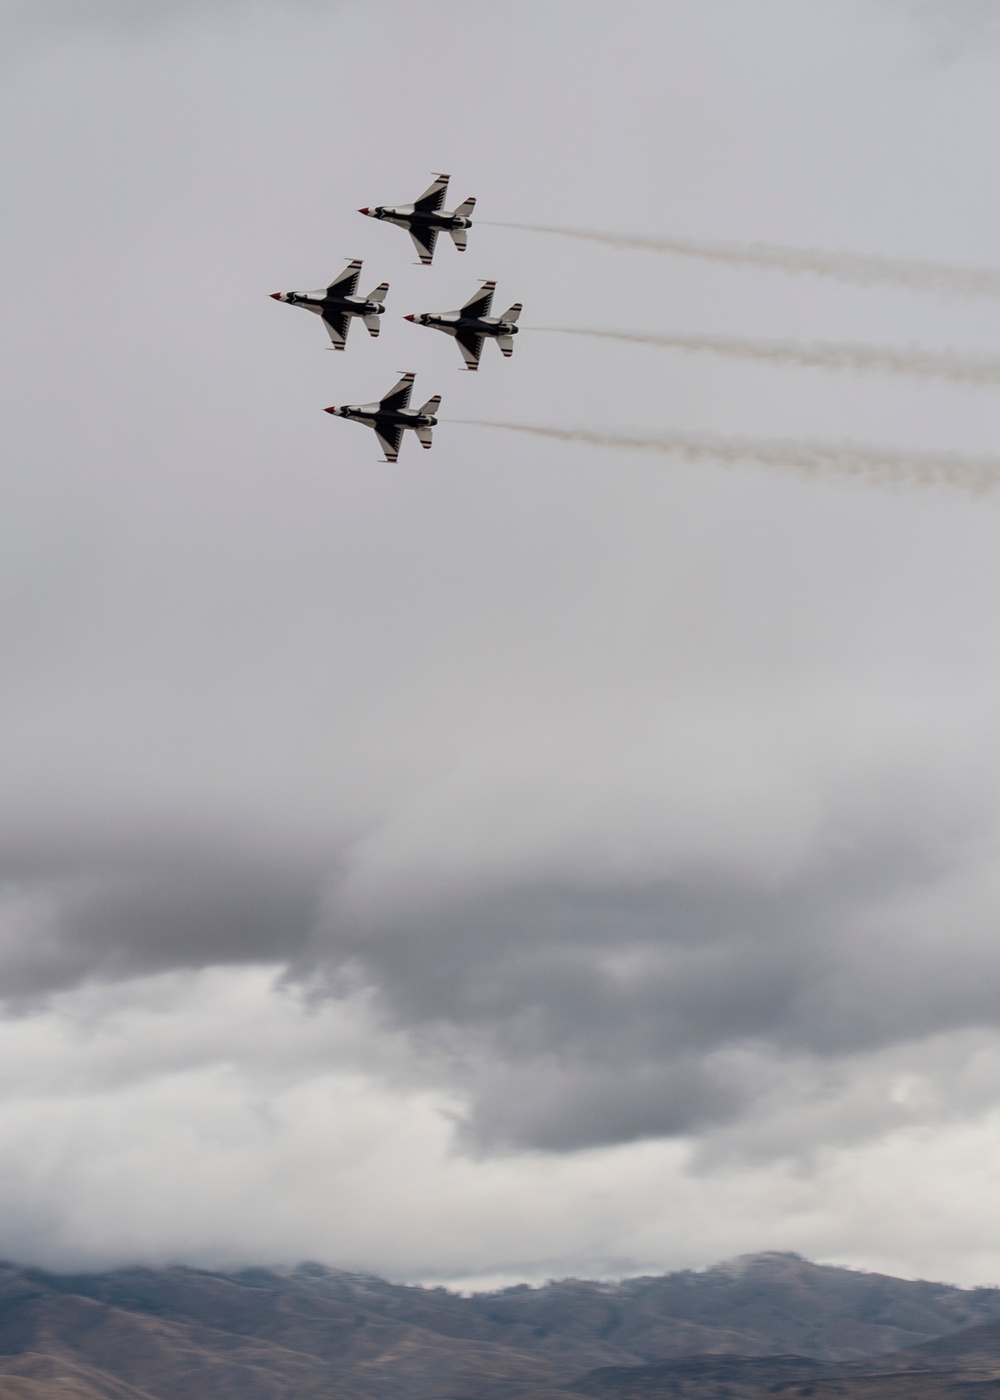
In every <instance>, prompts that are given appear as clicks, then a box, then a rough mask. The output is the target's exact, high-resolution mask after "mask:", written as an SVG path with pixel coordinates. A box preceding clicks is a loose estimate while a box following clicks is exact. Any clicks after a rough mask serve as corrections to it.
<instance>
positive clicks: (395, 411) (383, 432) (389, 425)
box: [323, 373, 441, 462]
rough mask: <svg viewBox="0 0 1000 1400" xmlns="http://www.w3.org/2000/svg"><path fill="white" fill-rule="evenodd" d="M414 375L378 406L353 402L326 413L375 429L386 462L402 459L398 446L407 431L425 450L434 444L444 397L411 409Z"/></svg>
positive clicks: (326, 410)
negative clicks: (434, 432) (432, 432)
mask: <svg viewBox="0 0 1000 1400" xmlns="http://www.w3.org/2000/svg"><path fill="white" fill-rule="evenodd" d="M415 378H416V376H415V375H414V374H413V373H409V374H404V375H403V377H402V379H401V380H400V381H399V383H398V384H397V385H396V386H395V387H394V388H392V389H390V390H389V392H388V393H387V394H386V396H385V398H384V399H379V401H378V402H377V403H352V404H346V405H345V406H344V407H343V408H326V409H324V410H323V411H324V413H335V414H336V415H337V417H338V418H353V419H354V420H355V421H356V422H358V423H363V424H364V425H365V427H366V428H374V429H375V436H376V437H377V438H378V440H379V443H380V445H381V447H382V451H383V452H384V453H385V460H386V461H387V462H395V461H397V460H398V458H399V444H400V443H401V442H402V440H403V434H404V432H405V431H406V429H407V428H412V429H413V430H414V432H415V433H416V435H417V437H418V438H419V440H420V443H421V445H422V446H424V447H430V445H431V430H432V429H433V428H434V427H435V426H436V424H437V419H436V418H435V417H434V415H435V413H437V411H438V408H439V406H440V404H441V395H440V394H435V395H434V397H433V398H432V399H428V400H427V402H426V403H425V404H424V406H423V408H410V406H409V405H410V392H411V390H412V389H413V381H414V379H415Z"/></svg>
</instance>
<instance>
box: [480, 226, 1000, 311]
mask: <svg viewBox="0 0 1000 1400" xmlns="http://www.w3.org/2000/svg"><path fill="white" fill-rule="evenodd" d="M494 227H497V228H517V229H522V230H524V231H525V232H527V233H554V234H557V235H559V236H560V237H561V238H583V239H586V240H587V241H588V242H591V243H604V244H606V245H607V246H608V247H611V248H638V249H642V250H644V251H645V252H649V253H674V254H676V255H677V256H678V257H682V258H705V259H707V260H708V261H710V262H723V263H733V264H735V265H738V266H744V267H770V268H775V269H777V270H779V271H781V272H811V273H813V274H814V275H815V276H817V277H832V278H835V279H837V280H838V281H840V282H856V283H860V284H861V285H862V286H870V285H871V284H872V283H877V282H881V283H889V284H891V285H894V286H897V287H909V288H911V289H913V290H915V291H923V292H948V293H951V294H954V293H960V294H962V295H965V296H1000V269H995V268H989V267H959V266H954V265H952V264H949V263H933V262H908V261H906V260H903V259H897V258H884V257H878V256H874V255H868V254H865V253H826V252H823V251H822V250H821V249H819V248H784V247H781V246H780V245H779V244H774V243H715V242H707V241H702V240H700V239H695V238H644V237H640V236H638V235H635V234H629V233H595V232H592V231H591V230H588V229H576V228H549V227H547V226H546V225H544V224H508V223H498V224H495V225H494Z"/></svg>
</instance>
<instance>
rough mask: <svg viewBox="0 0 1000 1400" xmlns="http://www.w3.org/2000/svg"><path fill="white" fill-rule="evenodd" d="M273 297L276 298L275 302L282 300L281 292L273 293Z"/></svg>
mask: <svg viewBox="0 0 1000 1400" xmlns="http://www.w3.org/2000/svg"><path fill="white" fill-rule="evenodd" d="M271 296H273V297H274V299H275V301H280V300H281V293H280V292H272V293H271Z"/></svg>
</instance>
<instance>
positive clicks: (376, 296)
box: [365, 282, 389, 305]
mask: <svg viewBox="0 0 1000 1400" xmlns="http://www.w3.org/2000/svg"><path fill="white" fill-rule="evenodd" d="M388 290H389V283H388V282H380V283H379V284H378V286H377V287H376V288H375V290H374V291H373V292H369V293H368V295H367V296H366V297H365V301H377V302H378V303H379V305H381V304H382V302H383V301H385V294H386V292H387V291H388Z"/></svg>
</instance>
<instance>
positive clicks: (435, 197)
mask: <svg viewBox="0 0 1000 1400" xmlns="http://www.w3.org/2000/svg"><path fill="white" fill-rule="evenodd" d="M450 178H451V177H450V176H448V175H435V176H434V183H433V185H428V187H427V189H425V190H424V192H423V194H422V195H421V196H420V198H419V199H415V200H414V201H413V207H414V209H418V210H419V211H420V213H421V214H436V213H437V211H438V210H439V209H440V208H441V206H442V204H444V197H445V195H446V194H447V193H448V180H449V179H450Z"/></svg>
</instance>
